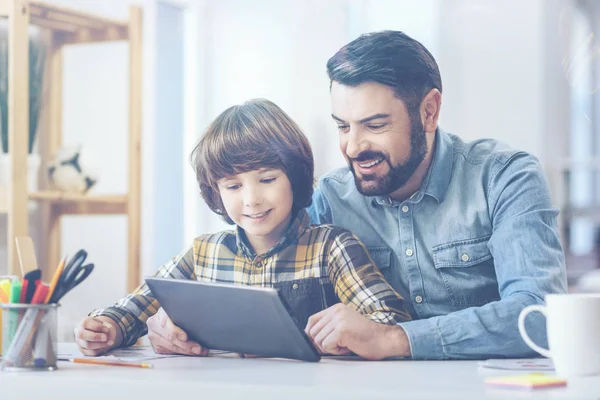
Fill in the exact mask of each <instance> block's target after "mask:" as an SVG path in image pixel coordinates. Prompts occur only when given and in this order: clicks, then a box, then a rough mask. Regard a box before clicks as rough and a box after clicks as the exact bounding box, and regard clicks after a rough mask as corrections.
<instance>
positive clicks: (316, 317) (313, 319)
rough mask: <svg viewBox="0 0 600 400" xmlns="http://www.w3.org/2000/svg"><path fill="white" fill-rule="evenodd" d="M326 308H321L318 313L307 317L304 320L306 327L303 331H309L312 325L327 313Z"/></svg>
mask: <svg viewBox="0 0 600 400" xmlns="http://www.w3.org/2000/svg"><path fill="white" fill-rule="evenodd" d="M327 310H329V309H328V308H326V309H325V310H321V311H319V312H318V313H316V314H313V315H311V316H310V317H309V318H308V321H307V322H306V327H305V328H304V331H305V332H306V333H308V332H310V330H311V329H312V327H313V326H315V325H316V324H317V323H318V322H319V321H320V320H321V319H322V318H323V317H324V316H325V315H327V313H328V312H327Z"/></svg>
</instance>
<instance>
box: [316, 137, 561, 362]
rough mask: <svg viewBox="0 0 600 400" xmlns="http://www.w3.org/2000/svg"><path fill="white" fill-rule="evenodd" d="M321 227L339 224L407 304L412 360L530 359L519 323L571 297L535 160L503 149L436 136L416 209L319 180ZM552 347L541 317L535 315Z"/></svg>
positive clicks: (345, 183)
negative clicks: (531, 309) (529, 309)
mask: <svg viewBox="0 0 600 400" xmlns="http://www.w3.org/2000/svg"><path fill="white" fill-rule="evenodd" d="M308 211H309V215H310V216H311V221H312V222H313V223H315V224H323V223H330V224H336V225H340V226H342V227H345V228H346V229H349V230H350V231H352V232H353V233H355V234H356V235H357V236H358V237H359V238H360V239H361V240H362V241H363V243H364V244H365V245H366V246H367V248H368V249H369V251H370V252H371V256H372V258H373V260H374V261H375V263H376V264H377V265H378V266H379V268H380V269H381V271H382V272H383V274H384V276H385V278H386V279H387V280H388V282H389V283H390V284H391V285H392V286H393V287H394V289H396V291H397V292H399V293H400V295H402V296H403V297H404V298H405V299H406V300H407V307H408V308H409V312H410V313H411V315H412V317H413V319H414V320H413V321H409V322H405V323H401V324H400V325H401V326H402V327H403V328H404V330H405V332H406V334H407V336H408V339H409V342H410V348H411V352H412V357H413V358H415V359H448V358H461V359H466V358H490V357H527V356H532V355H534V354H535V353H533V352H532V351H531V350H530V349H529V348H528V347H527V346H526V345H525V343H524V342H523V340H522V339H521V337H520V335H519V331H518V328H517V319H518V316H519V312H520V311H521V310H522V309H523V308H524V307H525V306H528V305H531V304H543V303H544V295H546V294H548V293H564V292H566V272H565V261H564V254H563V250H562V247H561V243H560V240H559V234H558V229H557V223H556V219H557V215H558V211H557V210H556V209H554V208H552V206H551V199H550V194H549V190H548V186H547V183H546V181H545V179H544V176H543V172H542V170H541V167H540V164H539V162H538V160H537V159H536V158H535V157H533V156H532V155H530V154H527V153H525V152H522V151H516V150H513V149H511V148H509V147H508V146H506V145H504V144H502V143H499V142H497V141H495V140H489V139H483V140H477V141H474V142H468V143H467V142H464V141H463V140H461V139H460V138H459V137H457V136H455V135H452V134H449V133H446V132H444V131H442V130H441V129H439V128H438V130H437V132H436V137H435V146H434V153H433V157H432V162H431V165H430V167H429V171H428V172H427V174H426V176H425V179H424V181H423V184H422V186H421V188H420V190H419V191H417V192H416V193H414V194H413V195H412V196H411V197H410V198H409V199H407V200H405V201H403V202H398V201H394V200H391V199H390V198H389V197H388V196H380V197H367V196H363V195H361V194H360V193H359V192H358V191H357V189H356V186H355V183H354V177H353V176H352V173H351V172H350V171H349V169H348V168H342V169H338V170H335V171H333V172H331V173H329V174H327V175H325V176H324V177H323V178H321V180H320V183H319V187H318V188H317V190H316V191H315V193H314V196H313V204H312V205H311V207H310V208H309V210H308ZM526 327H527V328H528V329H527V330H528V333H529V334H530V336H531V338H532V339H533V340H534V341H535V342H536V343H537V344H539V345H541V346H546V345H547V339H546V333H545V318H544V317H543V316H541V314H539V313H534V314H531V315H530V316H528V318H527V321H526Z"/></svg>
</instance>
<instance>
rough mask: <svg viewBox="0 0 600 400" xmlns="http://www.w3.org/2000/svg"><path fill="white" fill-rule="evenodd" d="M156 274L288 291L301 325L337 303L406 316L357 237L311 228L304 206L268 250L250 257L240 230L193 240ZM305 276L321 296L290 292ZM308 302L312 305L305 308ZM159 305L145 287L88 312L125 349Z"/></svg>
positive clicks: (395, 318) (379, 317)
mask: <svg viewBox="0 0 600 400" xmlns="http://www.w3.org/2000/svg"><path fill="white" fill-rule="evenodd" d="M155 276H158V277H162V278H173V279H193V280H199V281H207V282H225V283H234V284H240V285H251V286H260V287H276V288H280V289H287V294H288V295H289V296H291V297H290V299H289V300H291V304H290V305H291V307H292V309H293V310H294V311H298V312H299V313H300V314H302V313H303V312H304V313H305V314H307V315H306V316H305V317H304V321H302V323H305V322H306V321H305V320H306V319H307V318H308V315H309V314H312V313H315V312H318V311H321V310H323V309H325V308H327V307H329V306H331V305H333V304H335V303H338V302H339V301H341V302H342V303H344V304H348V305H349V306H351V307H352V308H353V309H354V310H357V311H359V312H360V313H361V314H363V315H365V316H367V317H368V318H370V319H372V320H374V321H376V322H379V323H386V324H394V323H398V322H402V321H407V320H409V319H410V314H409V313H408V312H407V311H406V309H405V301H404V299H403V298H402V297H401V296H400V295H399V294H398V293H397V292H396V291H394V289H392V287H391V286H390V285H389V284H388V283H387V282H386V281H385V279H384V278H383V275H382V274H381V272H380V271H379V269H378V268H377V267H376V266H375V264H374V263H373V260H372V259H371V257H370V256H369V253H368V252H367V249H366V248H365V246H364V245H363V244H362V243H361V242H360V241H359V239H358V238H357V237H356V236H354V235H353V234H352V233H350V232H348V231H347V230H345V229H343V228H339V227H336V226H332V225H310V218H309V216H308V214H307V213H306V211H305V210H301V211H300V212H298V215H297V216H296V217H295V218H294V220H293V221H292V223H291V225H290V227H289V228H288V230H287V231H286V233H285V234H284V236H283V237H282V238H281V240H280V241H279V242H278V243H277V244H276V245H275V246H273V247H272V248H271V249H270V250H268V251H267V252H266V253H263V254H258V255H257V254H255V253H254V252H253V251H252V250H251V247H250V246H248V245H247V240H246V238H245V234H244V232H243V230H242V229H240V228H239V227H238V228H237V230H236V231H224V232H219V233H216V234H208V235H203V236H200V237H198V238H196V239H195V240H194V243H193V246H192V247H190V248H189V249H188V250H186V251H185V252H183V253H181V254H180V255H178V256H177V257H175V258H173V259H172V260H171V261H170V262H168V263H167V264H165V265H163V266H162V267H161V268H160V269H159V270H158V271H157V272H156V274H155ZM309 281H312V283H314V284H313V285H312V287H313V288H318V290H319V291H320V292H321V293H322V294H323V296H322V299H323V301H317V302H316V303H315V301H314V299H315V297H321V296H319V295H318V293H316V292H315V291H314V290H313V292H312V293H310V291H308V292H307V291H306V290H305V291H304V293H305V296H304V297H302V296H300V297H294V296H295V294H296V293H299V292H303V290H302V288H303V287H307V286H306V285H305V284H306V283H308V282H309ZM315 295H316V296H315ZM285 297H286V294H285V293H284V298H285ZM294 300H297V301H296V302H295V304H294ZM308 303H313V306H310V307H308V308H306V307H305V305H306V304H308ZM159 308H160V304H159V303H158V301H157V300H156V299H155V298H154V297H152V293H151V292H150V290H149V289H148V286H147V285H146V284H143V285H141V286H140V287H139V288H138V289H136V290H135V291H134V292H133V293H131V294H129V295H128V296H126V297H124V298H123V299H121V300H120V301H118V302H117V303H116V304H115V305H113V306H111V307H108V308H104V309H99V310H96V311H94V312H92V313H91V314H90V316H99V315H103V316H107V317H109V318H111V319H113V320H114V321H116V322H117V323H118V325H119V327H120V329H121V332H122V333H123V346H129V345H131V344H133V343H135V341H136V340H137V339H138V338H139V337H141V336H143V335H145V334H146V333H147V327H146V320H147V319H148V318H149V317H151V316H152V315H154V314H155V313H156V312H157V311H158V309H159ZM296 309H297V310H296Z"/></svg>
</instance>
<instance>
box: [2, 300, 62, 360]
mask: <svg viewBox="0 0 600 400" xmlns="http://www.w3.org/2000/svg"><path fill="white" fill-rule="evenodd" d="M58 307H59V305H58V304H0V308H1V309H2V362H1V363H0V365H1V367H2V369H3V370H8V371H52V370H55V369H56V351H57V349H56V314H57V309H58Z"/></svg>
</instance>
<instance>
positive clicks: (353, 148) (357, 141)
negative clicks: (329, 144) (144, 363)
mask: <svg viewBox="0 0 600 400" xmlns="http://www.w3.org/2000/svg"><path fill="white" fill-rule="evenodd" d="M347 140H348V142H347V144H346V156H348V157H349V158H357V157H358V155H359V154H360V153H362V152H363V151H365V150H368V149H369V143H368V142H367V141H366V140H365V138H364V137H363V135H361V134H360V132H358V131H357V130H350V132H348V133H347Z"/></svg>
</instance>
